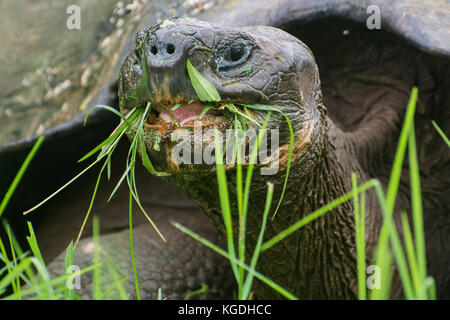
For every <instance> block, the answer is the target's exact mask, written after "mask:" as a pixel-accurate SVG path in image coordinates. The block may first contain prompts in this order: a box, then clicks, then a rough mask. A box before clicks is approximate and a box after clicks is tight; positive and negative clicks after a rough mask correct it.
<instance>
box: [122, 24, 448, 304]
mask: <svg viewBox="0 0 450 320" xmlns="http://www.w3.org/2000/svg"><path fill="white" fill-rule="evenodd" d="M331 24H332V21H330V25H331ZM330 25H328V27H330ZM338 25H339V24H338ZM339 26H341V25H339ZM344 26H346V25H345V23H344ZM321 27H322V28H323V30H321V29H320V28H321ZM326 27H327V25H326V23H325V24H323V25H318V26H315V28H312V29H310V31H314V30H317V31H318V33H319V36H323V37H324V39H326V31H324V30H327V29H326ZM350 27H351V32H353V33H354V34H352V36H351V37H349V38H347V39H339V38H338V37H336V38H334V39H333V38H331V39H332V40H333V41H334V42H332V41H330V42H326V40H323V39H320V38H316V39H315V38H314V37H315V35H312V36H311V38H310V39H309V40H310V44H311V45H313V46H316V47H317V48H318V49H321V51H320V52H318V53H319V57H318V60H317V61H318V63H319V66H320V67H321V68H322V69H321V70H323V75H322V79H323V88H324V93H325V94H324V98H323V100H324V101H325V106H328V105H329V106H330V107H329V108H327V109H325V108H324V106H323V105H322V91H321V87H320V82H319V73H318V68H317V66H316V64H315V61H314V58H313V56H312V53H311V51H310V50H309V49H308V48H307V47H306V46H305V45H304V44H302V43H301V42H300V41H299V40H298V39H296V38H295V37H292V36H291V35H289V34H287V33H284V32H283V31H280V30H277V29H274V28H270V27H243V28H239V29H234V28H219V27H214V26H212V25H210V24H206V23H203V22H199V21H196V20H184V19H180V20H172V22H171V23H170V24H167V25H165V26H163V27H161V28H159V29H154V30H152V31H151V37H150V39H152V40H151V41H157V42H158V41H159V42H160V43H168V41H170V36H171V35H174V34H175V37H176V39H177V40H178V41H181V42H182V43H185V44H186V43H188V45H187V47H188V48H187V49H186V47H183V48H184V49H183V55H181V58H180V59H181V60H177V61H178V62H179V61H181V62H180V64H182V63H185V61H186V60H187V58H188V57H189V59H190V60H191V61H192V62H193V64H194V66H196V67H197V68H198V69H199V71H200V72H201V73H202V74H203V75H204V76H205V77H206V78H207V79H208V80H210V81H211V82H212V83H213V84H214V85H215V87H216V88H217V89H218V91H219V93H220V95H221V97H222V98H223V99H225V100H229V101H233V102H246V103H256V102H260V103H268V104H273V105H277V106H279V107H280V108H281V110H282V111H283V112H285V113H286V114H287V115H288V116H289V117H290V119H291V121H292V122H293V125H294V132H295V138H296V139H295V149H294V160H293V164H292V168H291V175H290V179H289V183H288V187H287V193H286V195H285V198H284V199H285V200H284V202H283V204H282V206H281V207H280V210H279V212H278V214H277V217H276V218H275V219H274V220H273V221H270V222H269V223H268V230H267V233H266V238H267V239H269V238H270V237H272V236H274V235H275V234H277V233H279V232H280V231H282V230H283V229H285V228H286V227H287V226H289V225H291V224H292V223H294V222H296V221H298V220H299V219H300V218H302V217H304V216H305V215H307V214H308V213H310V212H312V211H313V210H314V209H317V208H319V207H321V206H323V205H324V204H326V203H328V202H330V201H331V200H333V199H335V198H336V197H338V196H340V195H342V194H344V193H346V192H348V191H349V190H351V180H350V176H351V172H352V171H354V172H356V173H357V175H358V180H359V181H360V182H361V181H367V180H368V179H370V178H378V179H379V180H380V181H381V182H382V183H383V184H386V182H387V180H388V177H389V171H390V165H391V164H392V160H393V154H394V151H395V147H396V140H397V137H398V133H399V128H400V127H401V121H402V118H403V114H404V110H405V106H406V103H407V100H408V95H409V90H410V88H411V87H412V85H418V86H419V90H420V92H421V95H420V98H419V102H418V112H417V116H416V127H417V130H416V134H417V141H418V145H419V159H420V167H421V168H422V186H423V188H422V189H423V194H424V210H425V213H426V217H425V229H426V234H427V238H426V240H427V252H428V263H429V265H428V272H429V273H430V274H431V275H433V276H434V277H435V279H436V282H437V288H438V294H439V296H440V297H446V296H448V294H449V291H450V290H449V278H448V274H449V272H448V271H449V269H448V268H449V255H448V253H447V252H445V253H442V252H440V248H442V247H443V246H444V247H445V245H444V244H446V243H448V240H449V233H448V227H449V223H448V209H449V202H448V197H447V196H446V192H448V188H449V185H450V183H449V182H450V181H449V178H448V176H446V175H445V172H448V169H449V163H450V161H449V155H448V150H446V149H445V145H444V144H443V142H442V141H440V139H439V136H438V135H437V134H436V133H435V132H434V131H433V130H431V128H430V123H429V122H430V119H440V121H439V123H440V125H441V126H443V127H444V128H448V123H449V122H448V111H446V110H448V109H446V108H445V107H443V105H442V103H443V104H445V103H448V102H446V101H448V80H447V79H446V78H445V74H446V73H448V71H449V62H448V59H447V58H445V57H444V58H438V57H432V56H429V55H425V54H424V53H422V52H420V51H418V50H417V49H414V48H412V47H411V46H409V45H407V44H406V43H404V42H403V41H401V40H399V39H397V38H395V37H392V36H390V35H387V34H384V33H377V34H375V35H370V37H368V38H369V39H367V38H365V36H367V35H368V34H367V30H364V29H363V28H361V27H359V26H355V25H354V24H353V25H352V24H350ZM289 28H290V29H289ZM286 29H288V30H289V32H290V33H291V34H300V35H302V31H303V32H304V33H303V35H304V36H305V37H306V38H307V37H308V32H307V31H305V30H302V29H301V28H296V26H295V24H291V25H288V26H286ZM328 30H329V29H328ZM321 32H322V33H321ZM242 38H245V39H250V40H249V42H250V43H251V44H252V46H253V51H252V54H251V55H249V56H248V57H247V58H246V59H244V60H245V61H244V62H243V63H242V64H240V65H238V66H235V67H233V68H229V69H227V71H226V72H217V68H216V67H215V66H216V64H215V61H217V59H218V58H220V57H221V50H220V48H221V45H220V44H221V41H226V42H228V43H231V42H233V41H238V40H239V39H242ZM155 39H156V40H155ZM366 39H367V40H366ZM196 41H198V42H202V43H204V44H206V45H207V47H208V48H209V49H210V50H202V51H198V50H196V49H195V48H194V47H193V45H192V44H194V43H195V42H196ZM370 41H373V42H370ZM189 44H190V46H189ZM145 45H146V44H144V47H145ZM151 46H152V42H150V43H149V44H148V47H150V48H151ZM330 46H331V48H332V49H330V48H329V47H330ZM192 48H194V49H192ZM191 49H192V50H191ZM144 50H146V49H144ZM313 51H314V50H313ZM135 59H136V58H135V57H134V53H132V54H131V55H130V56H129V58H128V60H127V61H126V62H125V64H124V68H123V69H122V77H121V91H120V93H121V97H122V104H121V105H122V107H124V108H126V107H129V106H130V104H129V103H131V102H132V101H131V100H129V99H128V98H129V97H128V94H129V95H132V96H134V97H135V98H137V100H136V99H134V100H133V101H134V103H135V106H136V105H139V104H143V102H144V101H152V102H155V103H167V102H170V103H175V102H177V101H179V100H180V99H183V100H184V99H190V98H194V97H195V95H194V92H193V90H192V88H189V87H188V86H187V85H186V83H187V82H188V79H187V75H186V73H185V72H183V71H182V70H181V71H180V70H178V72H175V71H177V69H174V66H178V65H174V64H170V63H168V64H167V65H165V66H164V68H163V70H162V71H161V70H160V69H157V68H154V63H155V62H154V61H152V58H151V55H147V60H146V63H147V64H146V65H145V67H144V68H147V69H144V70H141V72H139V70H138V71H136V70H134V71H132V73H131V75H133V74H134V73H133V72H135V73H136V74H134V76H131V77H129V76H127V72H128V70H130V69H129V67H130V64H132V63H133V61H136V60H135ZM248 65H251V66H254V67H255V68H254V69H253V70H252V72H251V74H250V75H249V76H246V75H244V74H243V73H242V70H243V69H245V67H247V66H248ZM135 66H137V67H136V68H139V63H137V64H135ZM146 72H148V79H153V78H155V77H156V78H157V77H159V76H160V75H161V74H165V75H166V78H164V79H167V80H166V81H163V82H161V83H159V82H156V81H152V80H150V81H148V82H147V83H148V87H147V88H146V90H141V91H136V90H135V89H136V87H137V86H138V81H137V79H139V77H141V76H142V74H145V73H146ZM172 75H173V78H172V77H171V76H172ZM233 77H237V78H238V80H239V81H237V82H232V83H231V84H229V82H227V80H230V79H232V78H233ZM172 79H176V83H172V82H171V81H172ZM174 81H175V80H174ZM176 86H178V87H176ZM174 88H175V89H176V88H178V89H179V91H177V90H178V89H176V90H175V91H174ZM136 101H137V102H136ZM256 117H258V119H259V120H261V119H262V118H263V114H261V113H258V112H257V113H256ZM269 126H270V127H279V128H280V130H281V131H284V132H286V126H285V125H284V124H283V122H282V120H281V119H280V118H276V117H274V118H272V120H271V122H270V123H269ZM430 142H432V143H433V147H432V148H433V149H432V150H430V148H431V147H430V148H429V144H430ZM285 143H286V136H285V137H284V140H283V136H282V141H281V143H280V145H281V148H280V155H281V159H280V165H281V170H280V171H279V172H278V174H276V175H275V176H259V175H256V176H255V177H254V180H253V183H252V189H251V199H250V203H249V214H248V222H247V223H248V227H247V230H248V232H247V240H248V241H249V248H253V247H254V245H255V243H256V238H257V235H258V230H259V228H260V225H261V214H262V211H263V208H262V206H263V204H264V199H265V190H266V182H267V181H271V182H273V183H274V184H275V190H276V192H275V196H274V199H278V198H279V196H280V191H281V186H282V182H283V177H284V174H285V168H286V167H285V166H286V149H287V145H286V144H285ZM162 147H163V148H165V146H164V141H163V144H162ZM168 151H169V150H167V149H163V152H168ZM149 154H150V156H152V153H151V152H149ZM153 160H154V161H155V164H156V165H159V166H160V167H161V168H162V169H164V168H165V169H167V168H169V169H170V170H173V168H172V167H170V166H169V167H168V166H167V163H166V162H164V161H161V159H160V158H153ZM186 169H187V170H183V168H181V170H179V169H177V170H173V172H174V173H177V174H176V175H174V176H172V177H168V178H166V179H167V180H168V181H169V182H170V183H172V184H174V185H175V186H177V187H178V188H179V189H180V190H182V191H183V192H184V193H185V194H186V195H187V196H188V197H190V198H192V199H194V200H195V201H197V202H198V203H199V205H200V207H201V208H202V209H203V211H204V212H205V213H206V214H207V215H208V217H209V218H210V220H211V221H212V222H213V223H214V224H215V226H216V227H217V229H218V230H219V231H220V232H221V234H224V226H223V223H222V217H221V211H220V204H219V201H218V197H217V184H216V180H215V173H214V172H204V173H203V174H190V173H189V172H190V171H192V168H186ZM180 171H181V173H182V174H180ZM228 181H230V182H229V184H230V188H229V190H231V192H232V190H234V189H235V188H234V181H235V175H234V172H233V170H231V169H230V170H229V171H228ZM231 199H232V201H233V199H235V195H234V194H232V196H231ZM233 209H234V210H233V212H237V210H236V203H233ZM402 210H406V211H408V212H410V207H409V182H408V172H407V171H405V173H404V175H403V176H402V186H401V187H400V190H399V195H398V200H397V203H396V214H395V219H396V221H397V223H398V222H399V221H398V218H399V214H398V212H400V211H402ZM366 214H367V218H366V230H367V244H366V247H367V253H368V255H367V256H368V261H367V263H368V264H370V258H369V257H371V254H372V252H373V249H374V247H375V245H376V239H377V235H378V231H379V228H380V226H381V220H382V217H381V213H380V210H379V207H378V204H377V200H376V198H375V195H374V193H373V192H368V194H367V209H366ZM234 218H235V219H234V221H237V220H238V219H237V217H236V216H234ZM353 221H354V220H353V207H352V205H351V203H346V204H344V205H342V206H340V207H339V208H337V209H335V210H333V211H332V212H330V213H328V214H327V215H325V216H323V217H321V218H320V219H318V220H316V221H314V222H312V223H310V224H308V225H307V226H305V227H304V228H302V229H301V230H299V231H298V232H296V233H295V234H294V235H291V236H290V237H288V238H286V239H285V240H283V241H282V242H281V243H279V244H278V245H276V246H275V247H273V248H271V249H270V250H268V251H267V252H264V253H263V254H262V256H261V258H260V261H259V264H258V269H259V270H260V271H261V272H262V273H264V274H266V275H267V276H269V277H270V278H272V279H273V280H275V281H277V282H278V283H280V284H281V285H283V286H284V287H285V288H287V289H288V290H290V291H291V292H293V293H294V294H296V295H297V296H298V297H299V298H319V299H324V298H328V299H330V298H331V299H342V298H356V296H357V286H356V257H355V241H354V240H355V239H354V222H353ZM235 227H236V226H235ZM235 235H236V232H235ZM250 252H251V250H250ZM255 293H256V297H257V298H276V297H278V295H277V294H275V293H274V292H273V291H272V290H270V289H268V288H267V287H265V286H263V285H261V284H259V283H257V285H256V287H255ZM392 296H393V297H394V298H400V297H401V296H402V292H401V286H400V283H399V281H398V279H394V283H393V287H392Z"/></svg>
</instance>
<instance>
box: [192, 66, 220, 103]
mask: <svg viewBox="0 0 450 320" xmlns="http://www.w3.org/2000/svg"><path fill="white" fill-rule="evenodd" d="M187 71H188V74H189V78H190V79H191V84H192V87H193V88H194V90H195V92H196V93H197V96H198V98H199V99H200V101H206V102H217V101H220V94H219V92H218V91H217V89H216V88H215V87H214V85H213V84H212V83H211V82H209V81H208V80H207V79H206V78H205V77H204V76H202V74H201V73H200V72H198V70H197V69H195V67H194V66H193V65H192V64H191V61H189V59H188V61H187Z"/></svg>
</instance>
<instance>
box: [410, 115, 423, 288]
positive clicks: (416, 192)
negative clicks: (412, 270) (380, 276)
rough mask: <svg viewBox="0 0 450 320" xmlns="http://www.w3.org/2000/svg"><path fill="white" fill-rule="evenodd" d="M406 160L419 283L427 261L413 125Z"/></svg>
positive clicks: (412, 125)
mask: <svg viewBox="0 0 450 320" xmlns="http://www.w3.org/2000/svg"><path fill="white" fill-rule="evenodd" d="M408 159H409V175H410V181H411V183H410V184H411V211H412V221H413V228H414V239H415V248H416V249H415V250H416V256H417V263H418V269H419V270H418V271H419V272H420V279H421V282H424V281H425V278H426V276H427V262H426V261H427V259H426V254H425V236H424V235H425V230H424V227H423V209H422V191H421V188H420V172H419V161H418V159H417V148H416V138H415V130H414V123H412V124H411V129H410V132H409V138H408Z"/></svg>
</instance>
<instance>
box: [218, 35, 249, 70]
mask: <svg viewBox="0 0 450 320" xmlns="http://www.w3.org/2000/svg"><path fill="white" fill-rule="evenodd" d="M250 52H251V47H250V46H249V45H247V44H246V43H244V42H237V43H234V44H232V45H231V46H229V47H228V48H226V49H225V50H223V51H222V52H220V53H219V54H218V57H217V58H216V62H217V65H218V67H219V70H224V69H230V68H233V67H236V66H238V65H240V64H242V63H244V62H245V61H246V60H247V58H248V56H249V55H250Z"/></svg>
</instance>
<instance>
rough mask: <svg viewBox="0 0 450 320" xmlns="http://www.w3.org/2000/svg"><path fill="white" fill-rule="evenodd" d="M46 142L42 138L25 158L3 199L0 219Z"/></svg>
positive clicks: (0, 207) (0, 205) (0, 206)
mask: <svg viewBox="0 0 450 320" xmlns="http://www.w3.org/2000/svg"><path fill="white" fill-rule="evenodd" d="M43 141H44V137H43V136H42V137H40V138H39V139H38V140H37V141H36V143H35V144H34V146H33V148H32V149H31V151H30V153H28V156H27V157H26V158H25V160H24V162H23V163H22V166H21V167H20V169H19V171H18V172H17V174H16V176H15V177H14V180H13V182H12V183H11V185H10V187H9V188H8V191H6V193H5V196H4V197H3V200H2V202H1V204H0V218H1V216H2V214H3V211H4V210H5V208H6V206H7V205H8V203H9V200H10V199H11V197H12V195H13V193H14V191H15V190H16V188H17V186H18V184H19V182H20V180H21V179H22V176H23V174H24V173H25V171H26V169H27V168H28V166H29V164H30V162H31V160H32V159H33V157H34V155H35V154H36V152H37V151H38V150H39V148H40V146H41V144H42V142H43Z"/></svg>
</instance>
